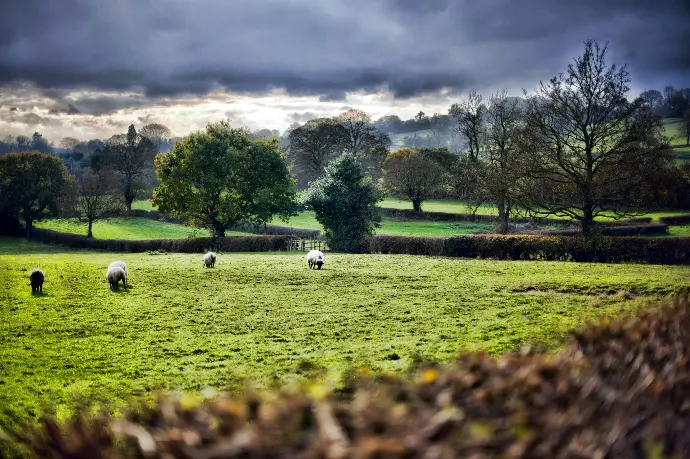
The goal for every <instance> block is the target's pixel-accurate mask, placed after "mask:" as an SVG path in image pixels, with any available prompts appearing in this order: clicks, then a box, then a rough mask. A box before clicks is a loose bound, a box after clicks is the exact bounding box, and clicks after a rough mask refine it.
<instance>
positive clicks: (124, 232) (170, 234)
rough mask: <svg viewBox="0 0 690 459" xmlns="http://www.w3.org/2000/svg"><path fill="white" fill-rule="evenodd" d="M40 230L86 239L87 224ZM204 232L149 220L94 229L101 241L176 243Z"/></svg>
mask: <svg viewBox="0 0 690 459" xmlns="http://www.w3.org/2000/svg"><path fill="white" fill-rule="evenodd" d="M36 227H37V228H45V229H50V230H54V231H60V232H62V233H72V234H80V235H83V236H86V233H87V228H86V224H84V223H80V222H79V221H77V220H73V219H54V220H45V221H42V222H39V223H37V224H36ZM246 234H247V233H238V232H228V233H227V235H228V236H239V235H246ZM208 235H209V233H208V231H207V230H205V229H201V228H190V227H188V226H184V225H178V224H175V223H168V222H164V221H158V220H151V219H148V218H109V219H107V220H98V221H96V222H95V223H94V225H93V236H94V237H95V238H98V239H130V240H140V239H177V238H185V237H188V236H193V237H202V236H208Z"/></svg>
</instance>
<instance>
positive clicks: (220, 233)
mask: <svg viewBox="0 0 690 459" xmlns="http://www.w3.org/2000/svg"><path fill="white" fill-rule="evenodd" d="M211 232H212V235H211V236H213V239H216V238H219V237H225V225H223V224H222V223H220V222H219V221H218V220H214V221H213V224H212V228H211Z"/></svg>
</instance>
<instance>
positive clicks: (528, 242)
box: [369, 235, 690, 265]
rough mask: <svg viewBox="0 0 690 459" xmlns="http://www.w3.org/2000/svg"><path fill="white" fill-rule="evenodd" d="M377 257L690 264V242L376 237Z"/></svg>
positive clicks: (373, 245) (372, 249)
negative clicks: (410, 256)
mask: <svg viewBox="0 0 690 459" xmlns="http://www.w3.org/2000/svg"><path fill="white" fill-rule="evenodd" d="M369 251H370V252H371V253H389V254H409V255H435V256H444V257H463V258H496V259H499V260H556V261H580V262H602V263H620V262H628V263H649V264H669V265H674V264H689V263H690V257H689V256H690V238H645V237H598V238H592V239H585V238H583V237H571V236H531V235H515V236H510V235H509V236H498V235H474V236H453V237H448V238H443V237H407V236H373V237H372V238H371V239H370V241H369Z"/></svg>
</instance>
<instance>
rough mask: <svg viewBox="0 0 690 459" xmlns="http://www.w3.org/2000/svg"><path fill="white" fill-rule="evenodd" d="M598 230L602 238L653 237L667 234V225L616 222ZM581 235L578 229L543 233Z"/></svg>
mask: <svg viewBox="0 0 690 459" xmlns="http://www.w3.org/2000/svg"><path fill="white" fill-rule="evenodd" d="M598 229H599V231H600V232H601V235H602V236H654V235H659V234H668V225H663V224H655V225H651V224H645V225H635V224H630V223H627V222H618V224H617V225H614V226H609V225H606V226H604V225H602V226H601V227H600V228H598ZM581 233H582V231H581V230H579V229H572V230H556V231H546V232H545V234H547V235H550V236H579V235H580V234H581Z"/></svg>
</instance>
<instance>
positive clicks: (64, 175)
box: [0, 151, 74, 237]
mask: <svg viewBox="0 0 690 459" xmlns="http://www.w3.org/2000/svg"><path fill="white" fill-rule="evenodd" d="M73 192H74V180H73V179H72V177H71V176H70V175H69V172H68V171H67V169H66V168H65V165H64V164H63V163H62V161H61V160H60V158H58V157H57V156H54V155H48V154H43V153H41V152H38V151H28V152H21V153H8V154H5V155H2V156H0V210H1V211H3V212H4V213H9V214H13V215H15V216H17V217H18V218H19V219H21V220H22V221H23V222H24V226H25V228H26V235H27V237H29V236H31V230H32V228H33V223H34V222H36V221H39V220H42V219H44V218H46V217H51V216H57V215H59V213H60V211H61V210H63V209H64V208H65V207H67V206H68V204H69V203H70V198H71V197H72V196H73Z"/></svg>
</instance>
